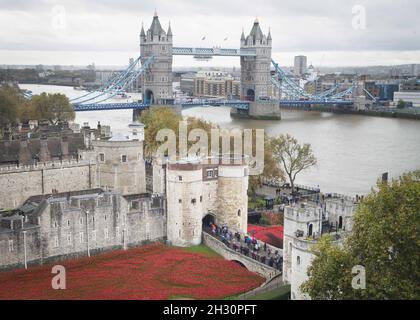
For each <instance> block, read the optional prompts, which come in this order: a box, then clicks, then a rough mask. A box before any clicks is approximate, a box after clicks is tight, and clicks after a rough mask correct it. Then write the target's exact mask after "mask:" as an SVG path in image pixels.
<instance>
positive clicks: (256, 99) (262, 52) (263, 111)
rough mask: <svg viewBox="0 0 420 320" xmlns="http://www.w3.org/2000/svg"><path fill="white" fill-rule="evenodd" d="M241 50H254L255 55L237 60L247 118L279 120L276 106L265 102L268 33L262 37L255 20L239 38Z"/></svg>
mask: <svg viewBox="0 0 420 320" xmlns="http://www.w3.org/2000/svg"><path fill="white" fill-rule="evenodd" d="M241 49H254V50H256V53H257V54H256V56H254V57H245V56H242V57H241V99H242V100H248V101H251V104H250V109H249V111H248V116H250V117H255V118H260V119H280V118H281V115H280V108H279V106H278V103H274V102H273V101H269V99H270V97H271V96H272V83H271V74H270V70H271V51H272V38H271V31H269V32H268V35H265V34H263V32H262V30H261V27H260V23H259V21H258V19H255V22H254V25H253V27H252V29H251V32H250V34H249V35H248V36H247V37H245V34H244V31H242V36H241Z"/></svg>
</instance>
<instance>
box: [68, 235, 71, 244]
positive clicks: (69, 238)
mask: <svg viewBox="0 0 420 320" xmlns="http://www.w3.org/2000/svg"><path fill="white" fill-rule="evenodd" d="M67 245H69V246H71V235H68V236H67Z"/></svg>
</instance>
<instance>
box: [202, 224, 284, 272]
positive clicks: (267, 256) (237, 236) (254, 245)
mask: <svg viewBox="0 0 420 320" xmlns="http://www.w3.org/2000/svg"><path fill="white" fill-rule="evenodd" d="M209 228H210V230H211V233H212V234H213V236H215V237H217V238H219V239H220V240H221V241H222V242H223V243H224V244H225V245H226V246H227V247H229V248H231V249H233V250H234V251H235V252H238V253H241V254H243V255H245V256H247V257H250V258H252V259H254V260H256V261H259V262H261V263H264V264H266V265H268V266H270V267H272V268H275V269H277V270H280V271H281V270H282V265H283V257H282V256H281V255H280V254H279V251H278V250H273V249H272V248H271V247H269V246H267V244H266V243H263V242H261V241H259V240H257V239H256V238H255V237H253V236H249V235H242V234H241V233H239V232H237V231H236V232H232V231H231V230H229V228H228V227H227V226H222V227H220V226H218V225H216V224H214V223H212V222H210V224H209Z"/></svg>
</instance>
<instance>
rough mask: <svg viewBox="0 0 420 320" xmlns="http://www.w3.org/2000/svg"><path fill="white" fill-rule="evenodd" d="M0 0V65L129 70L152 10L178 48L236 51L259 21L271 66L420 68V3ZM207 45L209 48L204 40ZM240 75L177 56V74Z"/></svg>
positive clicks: (227, 63) (227, 61)
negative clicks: (213, 71)
mask: <svg viewBox="0 0 420 320" xmlns="http://www.w3.org/2000/svg"><path fill="white" fill-rule="evenodd" d="M253 3H254V2H251V1H239V0H230V1H225V0H212V1H209V0H203V1H194V0H177V1H171V0H156V1H146V2H144V1H133V0H121V1H111V0H102V1H89V2H84V1H81V0H73V1H53V0H38V1H34V0H26V1H24V0H15V1H4V0H0V64H18V65H36V64H46V65H81V66H83V65H88V64H91V63H92V62H94V63H95V64H96V65H126V64H127V63H128V59H129V58H130V57H136V56H138V54H139V33H140V29H141V24H142V21H143V22H144V27H145V29H146V30H147V29H148V28H149V26H150V23H151V21H152V17H153V13H154V11H155V9H156V10H157V12H158V14H159V17H160V21H161V23H162V26H163V27H164V28H165V29H167V28H168V25H169V21H170V22H171V27H172V31H173V33H174V45H175V46H196V47H213V46H223V47H227V48H238V47H239V39H240V35H241V32H242V28H244V31H245V33H246V34H248V33H249V31H250V29H251V27H252V24H253V22H254V20H255V17H256V16H258V19H259V21H260V24H261V27H262V29H263V32H264V33H268V30H269V28H271V33H272V36H273V58H274V59H275V60H276V61H278V62H279V63H280V64H281V65H293V58H294V56H295V55H306V56H307V57H308V64H310V63H312V64H314V65H315V66H317V67H326V66H370V65H399V64H414V63H420V35H419V32H420V21H419V19H418V18H417V15H418V12H420V2H419V1H416V0H394V1H392V0H359V1H354V0H342V1H334V0H319V1H314V0H300V1H295V0H283V1H274V0H268V1H264V2H261V3H259V4H258V6H257V7H254V5H253ZM203 37H205V40H202V39H203ZM185 66H197V67H200V66H201V67H206V66H208V67H213V66H221V67H232V66H238V67H239V59H238V58H216V59H213V60H212V61H210V62H197V61H194V60H193V59H192V58H191V57H174V67H185Z"/></svg>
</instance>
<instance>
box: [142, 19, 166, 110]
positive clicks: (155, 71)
mask: <svg viewBox="0 0 420 320" xmlns="http://www.w3.org/2000/svg"><path fill="white" fill-rule="evenodd" d="M172 41H173V35H172V29H171V27H170V26H169V28H168V32H165V30H164V29H163V28H162V25H161V23H160V21H159V17H158V15H157V13H156V12H155V15H154V17H153V21H152V24H151V26H150V28H149V30H147V32H146V33H145V32H144V30H143V29H142V32H141V34H140V55H141V62H142V65H144V63H145V62H146V61H147V60H148V59H149V58H150V57H151V56H153V57H154V60H153V63H152V64H151V65H149V67H148V69H147V71H146V72H145V74H144V75H143V77H142V84H143V85H142V93H143V100H144V101H145V102H148V103H151V104H160V105H164V104H172V103H173V92H172V90H173V89H172V62H173V59H172Z"/></svg>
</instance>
